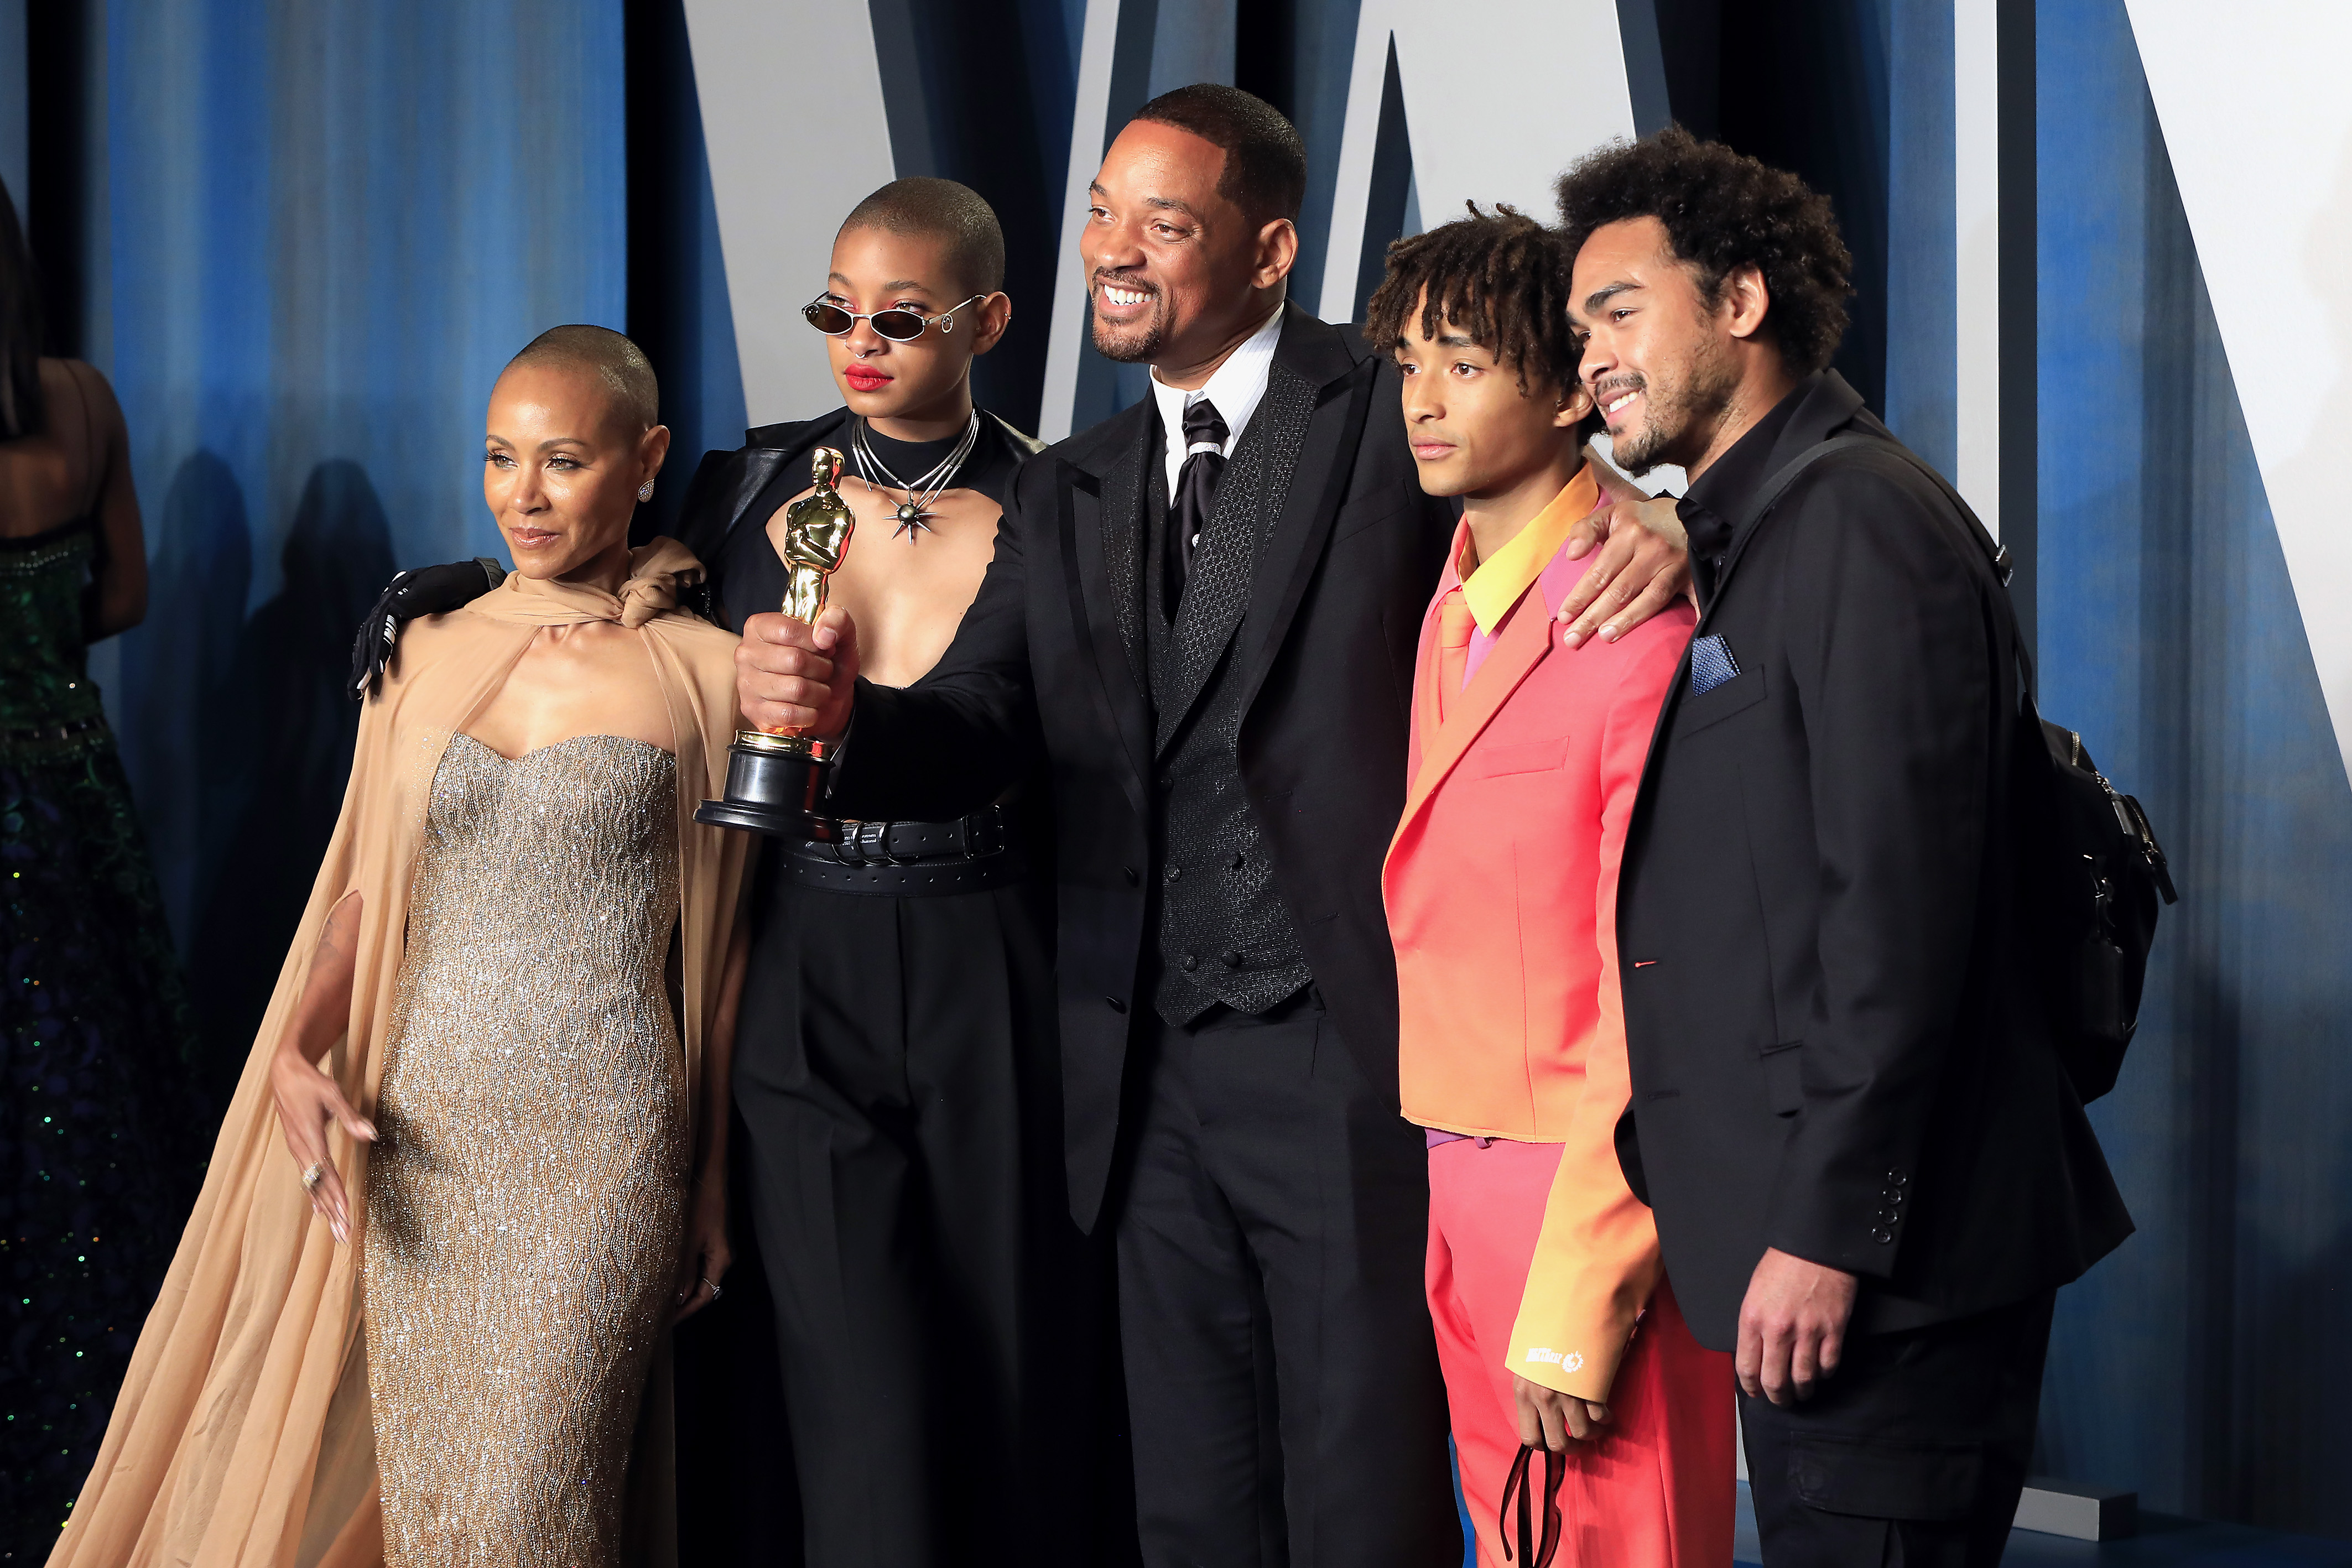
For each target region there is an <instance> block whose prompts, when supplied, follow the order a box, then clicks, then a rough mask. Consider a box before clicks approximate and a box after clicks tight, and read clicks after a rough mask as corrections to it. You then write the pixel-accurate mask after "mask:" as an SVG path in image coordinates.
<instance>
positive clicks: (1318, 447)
mask: <svg viewBox="0 0 2352 1568" xmlns="http://www.w3.org/2000/svg"><path fill="white" fill-rule="evenodd" d="M1285 380H1288V381H1291V382H1294V384H1296V385H1297V386H1300V387H1302V388H1303V389H1304V397H1303V402H1302V404H1301V406H1300V412H1299V413H1298V417H1297V424H1296V425H1295V426H1294V427H1293V429H1292V432H1291V434H1290V438H1289V439H1290V443H1291V444H1292V446H1293V448H1294V450H1295V453H1296V458H1295V463H1294V473H1295V475H1296V476H1297V477H1296V478H1295V479H1294V481H1293V482H1292V483H1290V484H1289V485H1288V486H1286V491H1285V493H1284V495H1283V496H1282V497H1280V499H1279V501H1278V503H1277V504H1276V508H1275V509H1274V510H1272V511H1270V512H1269V514H1268V516H1267V517H1266V518H1265V521H1264V523H1263V524H1262V525H1261V528H1263V530H1264V531H1265V536H1266V537H1265V542H1264V543H1263V544H1262V545H1261V546H1260V547H1259V549H1258V553H1257V563H1256V570H1255V571H1254V572H1253V573H1252V574H1251V578H1250V585H1249V604H1250V616H1249V624H1248V627H1247V628H1246V630H1245V632H1244V638H1243V642H1242V645H1241V652H1240V653H1239V655H1238V656H1239V657H1240V658H1241V659H1242V660H1243V665H1242V669H1241V672H1240V674H1241V675H1242V679H1243V683H1244V684H1243V687H1242V700H1243V702H1244V704H1248V703H1251V702H1254V701H1255V700H1256V697H1257V691H1258V687H1259V686H1260V685H1263V684H1264V682H1265V674H1266V671H1267V670H1269V669H1270V668H1272V667H1273V664H1274V657H1275V654H1276V653H1279V652H1280V651H1281V648H1282V642H1283V639H1284V638H1285V637H1286V636H1287V635H1288V634H1289V632H1290V622H1291V620H1292V618H1293V617H1294V616H1296V615H1297V612H1298V605H1299V601H1301V600H1302V599H1303V598H1305V597H1306V593H1307V584H1308V583H1310V582H1312V581H1313V580H1314V578H1315V570H1316V567H1317V565H1318V563H1319V562H1320V561H1321V560H1322V559H1323V545H1324V541H1325V540H1326V539H1327V538H1328V537H1329V536H1330V532H1331V519H1332V517H1334V516H1336V515H1337V514H1338V512H1339V503H1340V502H1341V501H1342V500H1343V499H1345V498H1346V496H1347V489H1348V479H1349V472H1350V470H1351V468H1352V466H1353V463H1354V458H1355V454H1356V447H1357V444H1358V442H1359V441H1360V440H1364V439H1371V438H1372V437H1368V436H1366V435H1365V434H1364V419H1365V415H1366V413H1368V411H1369V410H1370V406H1371V393H1372V376H1371V374H1370V364H1369V362H1368V361H1364V360H1360V359H1359V358H1357V356H1356V355H1355V354H1353V353H1351V352H1350V351H1349V346H1348V341H1347V340H1346V338H1345V337H1343V336H1342V335H1341V333H1340V330H1339V329H1338V328H1337V327H1333V326H1331V325H1330V324H1328V322H1324V321H1319V320H1318V319H1315V318H1314V317H1312V316H1309V315H1307V313H1306V312H1305V311H1304V310H1301V309H1299V308H1297V306H1295V305H1294V306H1292V307H1290V308H1289V311H1288V316H1287V319H1286V320H1285V322H1284V324H1283V329H1282V338H1281V340H1280V341H1279V342H1277V343H1276V345H1275V352H1274V365H1273V368H1272V371H1271V372H1270V374H1269V376H1268V379H1267V382H1266V394H1267V399H1268V402H1271V401H1272V399H1273V394H1274V388H1275V386H1276V385H1277V384H1278V383H1279V382H1282V381H1285ZM1263 413H1264V405H1260V415H1262V414H1263ZM1258 417H1259V416H1258V415H1254V416H1252V419H1251V423H1252V425H1253V426H1255V423H1256V422H1257V418H1258ZM1396 438H1397V440H1398V441H1400V442H1402V440H1403V439H1404V433H1403V431H1402V430H1399V431H1398V432H1397V433H1396ZM1434 586H1435V580H1434V579H1433V580H1432V587H1434Z"/></svg>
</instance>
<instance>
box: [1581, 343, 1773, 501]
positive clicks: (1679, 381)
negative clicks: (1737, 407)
mask: <svg viewBox="0 0 2352 1568" xmlns="http://www.w3.org/2000/svg"><path fill="white" fill-rule="evenodd" d="M1738 386H1739V371H1738V367H1737V366H1735V365H1734V364H1733V363H1732V361H1731V356H1730V354H1729V353H1727V352H1726V351H1725V350H1723V348H1722V347H1721V346H1720V345H1719V344H1717V343H1715V342H1714V341H1712V340H1708V341H1707V342H1706V343H1705V344H1703V345H1702V346H1701V347H1700V348H1699V350H1697V351H1696V353H1694V354H1693V355H1692V356H1691V357H1690V359H1688V360H1687V361H1685V362H1684V363H1683V364H1681V365H1679V366H1675V367H1674V368H1672V369H1670V370H1668V371H1664V373H1663V374H1662V376H1661V378H1660V379H1659V380H1658V381H1656V382H1653V381H1652V380H1651V379H1650V378H1649V377H1648V376H1646V375H1643V373H1642V372H1641V371H1618V372H1616V373H1615V374H1613V375H1607V376H1603V377H1601V380H1599V381H1598V382H1594V383H1593V386H1592V401H1593V404H1594V406H1596V407H1598V408H1600V409H1601V410H1602V411H1603V413H1602V418H1603V420H1604V421H1605V420H1606V418H1607V413H1606V411H1607V409H1608V407H1609V405H1610V404H1611V403H1612V402H1615V401H1616V400H1617V399H1619V398H1621V397H1622V396H1624V395H1625V394H1626V393H1627V392H1640V393H1642V394H1643V397H1642V402H1641V405H1640V419H1641V422H1640V423H1638V424H1636V425H1634V426H1633V428H1632V429H1630V430H1627V431H1624V432H1623V433H1622V434H1617V435H1612V436H1611V437H1610V457H1611V459H1612V461H1613V462H1615V464H1616V465H1617V466H1618V467H1619V468H1621V469H1622V470H1623V471H1624V472H1626V473H1628V474H1633V475H1642V474H1647V473H1648V472H1649V471H1650V470H1651V469H1653V468H1655V467H1656V466H1658V465H1660V464H1662V463H1668V464H1674V465H1678V466H1681V467H1685V468H1687V467H1689V466H1690V464H1691V460H1692V459H1693V458H1696V457H1698V456H1700V455H1703V454H1704V453H1705V451H1706V433H1707V432H1709V431H1711V430H1713V429H1714V428H1715V426H1716V425H1717V423H1719V422H1720V421H1721V419H1722V417H1723V415H1724V413H1725V412H1726V411H1727V410H1728V409H1729V408H1730V406H1731V397H1732V393H1733V392H1735V391H1737V390H1738Z"/></svg>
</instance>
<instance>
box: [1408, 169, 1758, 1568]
mask: <svg viewBox="0 0 2352 1568" xmlns="http://www.w3.org/2000/svg"><path fill="white" fill-rule="evenodd" d="M1566 272H1567V268H1566V265H1565V257H1564V256H1563V255H1562V254H1561V252H1560V250H1559V246H1558V242H1557V241H1556V239H1555V238H1554V236H1553V235H1551V234H1550V233H1549V232H1548V231H1546V230H1545V229H1544V228H1543V227H1542V226H1541V225H1538V224H1537V223H1535V222H1534V221H1533V220H1531V219H1528V218H1525V217H1521V216H1519V215H1518V214H1515V213H1512V212H1511V211H1510V209H1508V208H1505V209H1503V210H1502V211H1501V213H1500V214H1496V215H1493V216H1488V215H1485V214H1478V213H1476V211H1475V208H1474V209H1473V214H1472V215H1471V216H1469V217H1466V218H1463V219H1459V220H1457V221H1455V222H1454V223H1451V224H1448V225H1444V227H1442V228H1438V229H1434V230H1432V231H1431V232H1429V233H1427V234H1424V235H1420V236H1418V237H1416V238H1413V239H1410V240H1407V241H1404V242H1403V243H1402V244H1400V245H1399V246H1395V247H1394V248H1393V249H1392V250H1391V254H1390V257H1389V273H1388V277H1387V278H1386V280H1385V281H1384V282H1383V283H1382V285H1381V289H1380V291H1379V292H1378V293H1377V294H1375V295H1374V296H1373V298H1372V302H1371V308H1370V320H1369V322H1368V323H1367V328H1366V337H1367V339H1368V340H1369V341H1370V343H1372V344H1373V345H1375V346H1377V347H1381V348H1385V349H1387V350H1389V351H1390V352H1391V353H1392V354H1393V356H1394V357H1395V360H1396V362H1397V366H1398V368H1399V370H1400V371H1402V377H1403V403H1404V419H1405V427H1406V432H1407V435H1408V439H1409V440H1410V441H1411V443H1412V452H1413V457H1414V460H1415V462H1416V464H1417V465H1418V467H1419V473H1420V477H1421V483H1422V486H1423V489H1424V490H1427V491H1428V492H1430V493H1431V494H1433V495H1441V496H1459V497H1462V500H1463V516H1462V521H1461V524H1460V525H1459V527H1458V528H1457V529H1456V531H1455V534H1454V543H1453V546H1452V549H1450V550H1449V552H1448V554H1447V558H1446V565H1445V570H1444V576H1443V578H1442V579H1441V580H1440V582H1439V584H1438V591H1437V596H1436V598H1435V600H1434V601H1433V602H1432V603H1431V605H1430V608H1429V612H1428V615H1427V618H1426V619H1425V621H1424V622H1423V627H1422V632H1421V643H1420V658H1419V662H1418V664H1417V666H1416V670H1415V675H1414V683H1413V708H1412V748H1411V755H1410V758H1409V763H1408V768H1409V773H1408V779H1409V785H1408V794H1407V796H1406V804H1405V812H1404V818H1403V821H1402V824H1401V826H1400V827H1399V828H1398V831H1397V834H1396V839H1395V841H1394V843H1393V844H1392V845H1391V849H1390V852H1389V856H1388V862H1387V865H1386V867H1385V872H1384V877H1383V889H1384V892H1385V894H1386V898H1387V903H1388V912H1389V922H1390V929H1391V935H1392V936H1393V937H1394V940H1395V944H1396V951H1397V967H1398V981H1399V992H1400V1001H1401V1004H1402V1035H1401V1039H1400V1062H1399V1066H1400V1070H1401V1082H1402V1099H1403V1110H1404V1114H1405V1116H1406V1118H1407V1119H1408V1120H1409V1121H1412V1122H1413V1123H1415V1124H1419V1125H1421V1126H1423V1127H1424V1128H1426V1129H1428V1143H1429V1184H1430V1224H1429V1260H1428V1292H1429V1307H1430V1315H1431V1317H1432V1319H1433V1322H1434V1323H1435V1325H1436V1331H1437V1341H1438V1353H1439V1359H1440V1361H1441V1363H1442V1364H1443V1367H1444V1376H1445V1385H1446V1396H1447V1402H1448V1405H1449V1406H1450V1410H1451V1416H1452V1422H1453V1428H1454V1443H1455V1447H1456V1449H1457V1451H1458V1453H1459V1456H1460V1463H1461V1470H1462V1487H1463V1492H1464V1496H1465V1499H1466V1500H1468V1503H1469V1508H1470V1514H1471V1518H1472V1521H1473V1523H1474V1524H1475V1526H1476V1529H1477V1534H1478V1550H1479V1560H1480V1562H1481V1563H1484V1564H1487V1565H1488V1568H1499V1564H1501V1563H1503V1561H1504V1558H1503V1556H1502V1552H1503V1548H1504V1536H1503V1534H1502V1533H1501V1532H1500V1531H1498V1518H1497V1516H1498V1513H1499V1512H1500V1511H1501V1504H1502V1501H1503V1494H1504V1490H1505V1486H1506V1480H1507V1476H1508V1475H1509V1472H1510V1470H1511V1468H1512V1466H1513V1463H1514V1461H1515V1460H1516V1458H1517V1455H1518V1451H1519V1448H1520V1446H1521V1445H1522V1444H1523V1443H1524V1444H1526V1445H1528V1446H1529V1447H1531V1448H1549V1449H1550V1450H1551V1451H1552V1452H1553V1453H1554V1454H1558V1455H1560V1456H1563V1458H1562V1460H1560V1461H1555V1462H1556V1463H1564V1466H1565V1471H1566V1474H1565V1479H1564V1480H1563V1482H1562V1484H1561V1486H1560V1489H1559V1498H1558V1502H1559V1510H1560V1515H1561V1521H1562V1531H1561V1537H1560V1541H1561V1550H1560V1554H1559V1557H1558V1558H1557V1559H1556V1561H1557V1562H1558V1563H1561V1564H1576V1565H1579V1568H1684V1565H1685V1564H1687V1565H1689V1568H1700V1565H1702V1564H1704V1565H1706V1568H1715V1565H1717V1564H1720V1563H1726V1562H1728V1561H1729V1560H1730V1556H1731V1516H1732V1458H1731V1444H1732V1416H1731V1394H1730V1385H1729V1374H1730V1371H1731V1367H1730V1361H1729V1358H1728V1357H1727V1356H1725V1355H1723V1354H1718V1353H1716V1352H1711V1351H1707V1350H1704V1349H1702V1348H1701V1347H1700V1346H1699V1345H1698V1343H1696V1341H1695V1340H1694V1339H1692V1337H1691V1334H1690V1331H1689V1330H1688V1329H1687V1328H1685V1326H1684V1323H1683V1320H1682V1314H1681V1312H1679V1311H1678V1310H1677V1308H1676V1306H1675V1298H1674V1292H1673V1291H1672V1289H1671V1288H1670V1287H1669V1286H1668V1284H1667V1282H1666V1281H1665V1278H1664V1272H1663V1270H1662V1267H1661V1264H1660V1262H1659V1253H1658V1239H1657V1231H1656V1228H1655V1227H1654V1225H1653V1224H1652V1223H1651V1218H1650V1211H1649V1210H1648V1208H1646V1207H1644V1206H1643V1204H1642V1203H1641V1202H1640V1201H1639V1200H1638V1199H1636V1198H1635V1197H1634V1196H1633V1193H1632V1192H1631V1191H1630V1190H1629V1189H1628V1187H1627V1186H1626V1183H1625V1179H1624V1176H1623V1175H1622V1172H1621V1171H1620V1169H1619V1168H1618V1161H1617V1153H1616V1148H1615V1145H1614V1141H1613V1134H1614V1130H1615V1127H1616V1124H1617V1120H1618V1117H1619V1115H1620V1114H1621V1113H1622V1112H1623V1110H1624V1109H1625V1105H1626V1101H1627V1097H1628V1093H1629V1087H1628V1084H1629V1080H1628V1076H1627V1068H1626V1061H1625V1034H1624V1023H1623V1018H1622V1008H1621V1005H1620V1000H1619V994H1618V977H1617V953H1616V941H1615V931H1614V911H1615V905H1616V893H1617V872H1618V863H1619V861H1620V858H1621V857H1622V852H1623V848H1624V841H1625V831H1626V824H1627V821H1628V818H1629V817H1630V816H1631V814H1632V810H1633V796H1634V791H1635V789H1636V788H1637V786H1638V785H1639V783H1640V781H1641V775H1642V764H1643V757H1644V755H1645V754H1646V752H1647V750H1648V747H1649V741H1650V735H1651V731H1652V729H1653V727H1654V725H1655V723H1656V718H1657V713H1658V707H1659V705H1660V703H1661V701H1662V700H1663V698H1664V695H1665V692H1666V689H1667V686H1668V685H1669V684H1670V683H1671V682H1672V680H1673V679H1674V675H1675V669H1676V668H1677V666H1678V664H1679V663H1680V661H1681V659H1682V656H1683V649H1684V646H1685V643H1687V641H1688V639H1689V636H1690V629H1691V625H1692V621H1693V615H1692V612H1691V610H1690V608H1689V607H1688V606H1687V605H1685V604H1679V603H1678V604H1676V605H1675V607H1674V608H1673V609H1672V610H1670V611H1668V612H1665V613H1663V614H1661V615H1659V616H1658V617H1657V618H1656V619H1654V620H1653V621H1650V622H1646V623H1644V624H1643V625H1642V626H1640V627H1638V628H1636V629H1634V630H1633V632H1629V633H1628V634H1626V635H1625V636H1623V637H1622V638H1621V639H1620V640H1618V641H1616V642H1614V643H1591V644H1590V645H1588V646H1585V647H1583V648H1580V649H1571V648H1570V646H1569V645H1568V643H1567V641H1566V638H1565V636H1564V633H1565V632H1566V630H1567V628H1566V627H1565V626H1563V625H1561V624H1559V621H1558V620H1557V618H1556V613H1555V612H1557V610H1558V608H1559V605H1560V604H1561V602H1562V601H1564V600H1565V599H1566V598H1567V597H1568V594H1569V592H1570V590H1571V588H1572V587H1573V585H1574V584H1575V582H1576V580H1577V578H1578V577H1579V576H1580V572H1581V570H1582V563H1580V562H1578V561H1574V560H1571V559H1569V558H1568V556H1567V554H1566V547H1567V544H1568V540H1569V536H1570V529H1571V528H1572V527H1573V525H1574V524H1575V523H1576V522H1577V521H1578V520H1579V519H1580V518H1582V517H1585V516H1586V515H1587V514H1588V513H1590V512H1591V511H1592V510H1593V509H1594V508H1595V507H1598V506H1600V505H1601V504H1602V503H1603V500H1604V497H1602V495H1601V490H1600V487H1599V486H1598V484H1597V483H1596V481H1595V477H1594V473H1593V470H1592V468H1591V466H1590V465H1588V464H1587V463H1586V461H1585V458H1584V454H1583V449H1582V443H1581V440H1580V431H1581V429H1582V427H1583V426H1584V424H1585V423H1586V422H1587V418H1588V416H1589V415H1590V414H1591V412H1592V402H1591V395H1590V394H1589V393H1588V392H1586V391H1585V390H1584V389H1583V387H1582V386H1581V385H1580V383H1579V382H1578V379H1577V374H1576V367H1577V361H1578V359H1579V357H1580V349H1579V345H1578V343H1577V341H1576V340H1575V338H1574V336H1573V335H1572V333H1571V331H1570V327H1569V322H1568V315H1567V298H1566V295H1567V277H1566ZM1545 1469H1546V1467H1545V1465H1544V1464H1543V1463H1542V1462H1540V1461H1538V1462H1535V1463H1533V1464H1531V1466H1530V1470H1529V1479H1530V1483H1531V1484H1533V1485H1535V1486H1536V1488H1537V1490H1538V1497H1537V1499H1536V1503H1537V1512H1538V1517H1539V1516H1540V1513H1541V1511H1542V1507H1543V1503H1544V1499H1543V1498H1542V1496H1541V1495H1540V1494H1541V1486H1540V1481H1539V1480H1538V1479H1537V1478H1539V1477H1540V1476H1542V1475H1543V1474H1544V1472H1545ZM1514 1568H1531V1565H1527V1564H1515V1565H1514Z"/></svg>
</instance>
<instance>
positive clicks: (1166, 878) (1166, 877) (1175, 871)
mask: <svg viewBox="0 0 2352 1568" xmlns="http://www.w3.org/2000/svg"><path fill="white" fill-rule="evenodd" d="M1183 874H1184V868H1183V867H1182V866H1181V865H1171V866H1170V867H1169V868H1168V869H1167V870H1166V871H1163V872H1161V873H1160V881H1162V882H1174V881H1175V880H1176V879H1177V878H1178V877H1180V876H1182V875H1183Z"/></svg>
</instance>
